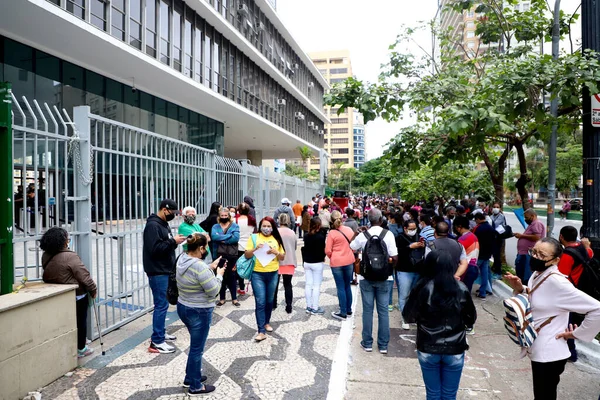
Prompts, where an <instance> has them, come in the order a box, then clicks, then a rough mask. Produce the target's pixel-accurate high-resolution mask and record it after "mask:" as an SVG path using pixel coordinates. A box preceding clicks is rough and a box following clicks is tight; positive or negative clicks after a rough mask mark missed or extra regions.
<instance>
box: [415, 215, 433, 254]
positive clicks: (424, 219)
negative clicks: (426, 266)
mask: <svg viewBox="0 0 600 400" xmlns="http://www.w3.org/2000/svg"><path fill="white" fill-rule="evenodd" d="M419 228H420V232H419V237H420V238H422V239H424V240H425V245H426V246H431V244H432V243H433V242H434V241H435V232H434V230H433V227H432V226H431V216H429V215H427V214H422V215H421V216H419Z"/></svg>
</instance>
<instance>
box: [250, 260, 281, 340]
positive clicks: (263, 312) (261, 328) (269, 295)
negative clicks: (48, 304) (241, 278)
mask: <svg viewBox="0 0 600 400" xmlns="http://www.w3.org/2000/svg"><path fill="white" fill-rule="evenodd" d="M277 275H278V272H277V271H273V272H256V271H254V272H253V273H252V281H251V283H252V291H253V292H254V304H255V305H256V310H255V311H254V314H255V315H256V325H258V333H266V332H267V331H266V329H265V325H267V324H269V323H270V322H271V312H273V299H274V298H275V290H276V289H277Z"/></svg>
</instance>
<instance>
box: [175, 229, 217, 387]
mask: <svg viewBox="0 0 600 400" xmlns="http://www.w3.org/2000/svg"><path fill="white" fill-rule="evenodd" d="M186 245H187V251H186V252H185V253H183V254H182V255H181V256H180V257H179V258H178V259H177V267H176V274H175V276H176V278H177V289H178V291H179V297H178V299H177V315H179V318H181V321H182V322H183V323H184V325H185V327H186V328H187V330H188V332H189V334H190V351H189V354H188V361H187V366H186V369H185V378H184V380H183V386H184V387H189V394H192V395H193V394H202V393H210V392H213V391H214V390H215V387H214V386H212V385H206V384H203V382H204V381H206V380H207V379H208V378H207V377H206V376H202V355H203V354H204V346H205V345H206V339H207V338H208V331H209V330H210V323H211V321H212V314H213V311H214V309H215V300H216V297H217V294H218V293H219V290H220V288H221V284H222V282H223V275H224V274H225V267H221V268H219V267H218V265H219V261H220V258H217V259H216V260H215V261H214V262H213V263H212V264H210V265H207V264H206V263H205V262H204V261H202V260H203V259H204V258H205V257H206V253H207V252H208V240H207V237H206V236H205V235H202V234H200V233H198V232H194V233H193V234H191V235H189V236H188V237H187V240H186ZM213 271H214V272H215V273H213Z"/></svg>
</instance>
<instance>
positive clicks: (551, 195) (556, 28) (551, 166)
mask: <svg viewBox="0 0 600 400" xmlns="http://www.w3.org/2000/svg"><path fill="white" fill-rule="evenodd" d="M559 41H560V0H555V2H554V23H553V24H552V59H553V60H554V61H555V62H556V61H558V52H559ZM550 114H552V117H553V118H554V119H555V120H554V123H553V124H552V135H551V136H550V145H549V148H548V155H549V156H548V220H547V222H548V226H547V228H546V236H547V237H552V233H553V231H554V206H555V201H556V141H557V130H558V125H557V121H556V118H557V117H558V93H556V91H555V92H554V93H553V96H552V101H551V102H550Z"/></svg>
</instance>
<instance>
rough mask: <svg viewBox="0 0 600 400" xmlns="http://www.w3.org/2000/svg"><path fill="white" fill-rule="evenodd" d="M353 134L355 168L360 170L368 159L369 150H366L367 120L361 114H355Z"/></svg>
mask: <svg viewBox="0 0 600 400" xmlns="http://www.w3.org/2000/svg"><path fill="white" fill-rule="evenodd" d="M352 132H353V134H352V143H353V148H354V168H356V169H359V168H360V167H362V165H363V164H364V163H365V159H366V158H367V150H366V148H365V120H364V118H363V116H362V114H361V113H359V112H354V125H353V127H352Z"/></svg>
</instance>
